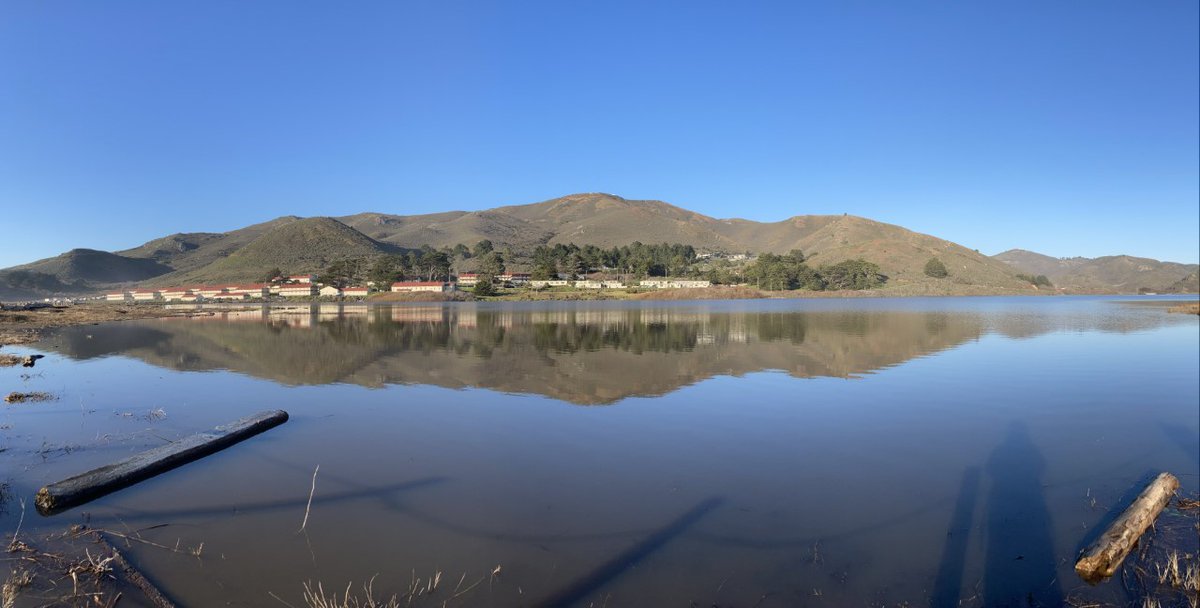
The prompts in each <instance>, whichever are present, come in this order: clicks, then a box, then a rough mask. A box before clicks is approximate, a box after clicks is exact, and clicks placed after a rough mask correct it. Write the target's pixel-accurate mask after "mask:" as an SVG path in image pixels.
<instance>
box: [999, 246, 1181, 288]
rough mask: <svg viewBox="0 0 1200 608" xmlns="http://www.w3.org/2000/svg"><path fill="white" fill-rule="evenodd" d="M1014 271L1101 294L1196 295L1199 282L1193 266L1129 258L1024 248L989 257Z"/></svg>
mask: <svg viewBox="0 0 1200 608" xmlns="http://www.w3.org/2000/svg"><path fill="white" fill-rule="evenodd" d="M993 257H994V258H995V259H997V260H1000V261H1001V262H1004V263H1005V264H1008V265H1009V266H1011V267H1012V268H1014V269H1016V270H1017V272H1020V273H1023V274H1029V275H1045V276H1046V277H1047V278H1049V279H1050V281H1051V282H1053V283H1054V284H1055V286H1057V287H1063V288H1067V289H1070V290H1074V291H1084V292H1086V291H1095V292H1103V293H1138V291H1139V290H1141V291H1156V292H1159V293H1196V291H1197V290H1198V289H1200V281H1197V279H1196V272H1197V270H1198V269H1200V265H1197V264H1178V263H1175V262H1160V261H1158V260H1152V259H1149V258H1138V257H1133V256H1129V255H1113V256H1105V257H1099V258H1083V257H1075V258H1055V257H1051V256H1048V255H1043V254H1041V253H1036V252H1033V251H1026V250H1024V249H1010V250H1008V251H1005V252H1004V253H999V254H996V255H995V256H993Z"/></svg>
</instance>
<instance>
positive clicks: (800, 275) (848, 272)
mask: <svg viewBox="0 0 1200 608" xmlns="http://www.w3.org/2000/svg"><path fill="white" fill-rule="evenodd" d="M744 275H745V278H746V280H747V282H751V283H754V284H755V286H757V287H758V288H759V289H766V290H770V291H781V290H788V289H809V290H813V291H822V290H826V289H873V288H875V287H879V286H880V285H883V283H884V281H885V280H886V277H884V276H883V275H882V274H880V273H879V266H878V265H876V264H873V263H871V262H868V261H866V260H858V259H856V260H845V261H843V262H838V263H837V264H828V265H825V266H821V267H820V268H813V267H811V266H809V265H808V264H807V263H805V258H804V253H803V252H802V251H800V250H799V249H793V250H792V251H791V252H789V253H787V254H784V255H775V254H773V253H764V254H762V255H760V256H759V257H758V259H757V260H755V261H754V263H752V264H750V265H749V266H747V267H746V269H745V272H744Z"/></svg>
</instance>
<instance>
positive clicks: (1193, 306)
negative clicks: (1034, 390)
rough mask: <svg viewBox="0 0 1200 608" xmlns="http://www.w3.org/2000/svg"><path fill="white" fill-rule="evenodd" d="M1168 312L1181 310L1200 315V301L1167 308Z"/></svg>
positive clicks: (1188, 313) (1184, 312) (1185, 312)
mask: <svg viewBox="0 0 1200 608" xmlns="http://www.w3.org/2000/svg"><path fill="white" fill-rule="evenodd" d="M1167 312H1181V313H1183V314H1187V315H1200V302H1189V303H1187V304H1180V305H1178V306H1172V307H1170V308H1168V309H1167Z"/></svg>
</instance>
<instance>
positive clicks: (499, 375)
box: [49, 304, 1165, 404]
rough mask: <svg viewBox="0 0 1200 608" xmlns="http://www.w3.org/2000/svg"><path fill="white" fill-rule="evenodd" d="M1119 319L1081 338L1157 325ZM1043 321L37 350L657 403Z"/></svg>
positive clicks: (298, 310) (707, 318) (362, 307)
mask: <svg viewBox="0 0 1200 608" xmlns="http://www.w3.org/2000/svg"><path fill="white" fill-rule="evenodd" d="M1163 318H1165V317H1164V316H1163V315H1133V316H1131V317H1130V318H1129V319H1128V320H1124V321H1117V322H1114V321H1113V320H1112V317H1111V316H1105V317H1103V319H1104V323H1105V324H1106V326H1104V327H1097V328H1096V329H1101V330H1109V331H1128V330H1134V329H1144V328H1146V326H1147V325H1154V324H1157V323H1161V322H1162V321H1161V319H1163ZM1062 323H1065V324H1066V325H1063V324H1060V323H1058V322H1056V321H1055V320H1054V318H1053V317H1048V316H1046V315H1036V316H1022V315H1020V314H1013V315H1005V316H1001V317H998V318H997V317H994V316H984V315H981V314H978V313H972V312H959V311H937V310H935V311H930V310H923V311H908V310H888V309H884V310H871V309H865V310H845V309H841V310H836V311H820V310H816V311H796V310H785V311H775V310H722V309H720V308H719V307H718V308H717V309H715V310H714V309H706V308H704V307H695V308H693V307H663V306H636V305H635V306H615V307H607V308H606V307H595V306H594V305H593V306H591V307H576V306H569V305H565V306H554V307H550V308H532V309H531V308H522V307H516V306H509V307H503V306H488V305H472V304H457V305H454V304H452V305H440V304H439V305H420V306H406V305H395V306H371V305H367V304H340V305H339V304H321V305H311V306H309V305H305V306H282V307H279V306H277V307H262V308H256V309H249V310H238V311H231V310H226V311H217V312H215V313H213V314H212V315H211V316H197V317H192V318H171V319H157V320H148V321H136V322H127V323H120V324H110V325H104V326H96V327H77V328H70V329H67V330H64V331H62V332H60V333H59V334H57V335H56V336H54V337H53V338H52V339H51V341H50V342H49V344H51V345H53V346H55V347H56V348H58V349H60V350H61V352H62V353H63V354H66V355H68V356H70V357H73V358H77V359H88V358H95V357H103V356H109V355H123V356H128V357H135V358H138V359H141V360H143V361H145V362H147V363H150V364H153V365H157V366H161V367H166V368H171V369H176V370H189V371H190V370H217V369H224V370H232V371H235V372H239V373H243V374H248V375H251V376H255V377H259V378H266V379H270V380H273V381H276V382H280V383H283V384H289V385H303V384H327V383H351V384H358V385H362V386H369V387H377V386H383V385H386V384H429V385H436V386H442V387H449V388H464V387H479V388H486V389H492V390H497V391H504V392H511V393H529V394H540V395H545V396H548V397H552V398H555V399H560V400H564V401H568V402H571V403H577V404H607V403H612V402H615V401H619V400H621V399H624V398H627V397H632V396H653V395H662V394H666V393H669V392H671V391H674V390H676V389H678V388H680V387H682V386H687V385H690V384H693V383H696V382H698V381H701V380H704V379H706V378H710V377H713V376H717V375H733V376H740V375H743V374H747V373H751V372H757V371H761V370H782V371H784V372H786V373H788V374H791V375H793V376H796V377H817V376H828V377H843V378H845V377H852V376H855V375H861V374H868V373H871V372H874V371H876V370H879V369H883V368H887V367H890V366H894V365H898V364H901V363H904V362H905V361H908V360H910V359H913V358H915V357H921V356H924V355H929V354H932V353H936V352H939V351H943V350H947V349H951V348H954V347H956V346H958V345H960V344H963V343H965V342H968V341H973V340H977V339H978V338H979V337H980V336H981V335H982V334H984V333H986V332H989V331H996V332H1000V333H1003V334H1006V335H1009V336H1012V337H1029V336H1034V335H1038V334H1042V333H1046V332H1049V331H1054V330H1057V329H1077V328H1079V326H1080V324H1081V323H1082V324H1084V325H1086V324H1087V323H1088V320H1087V318H1086V317H1082V318H1081V317H1078V316H1074V317H1071V318H1070V319H1069V320H1064V321H1063V322H1062Z"/></svg>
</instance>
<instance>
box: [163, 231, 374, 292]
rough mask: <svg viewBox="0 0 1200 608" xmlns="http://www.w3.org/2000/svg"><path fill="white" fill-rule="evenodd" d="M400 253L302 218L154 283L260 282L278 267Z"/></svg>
mask: <svg viewBox="0 0 1200 608" xmlns="http://www.w3.org/2000/svg"><path fill="white" fill-rule="evenodd" d="M396 251H397V248H395V247H392V246H390V245H385V244H383V243H380V242H378V241H376V240H374V239H372V238H370V237H368V236H366V235H365V234H363V233H361V232H359V231H357V230H355V229H353V228H351V227H349V226H347V225H345V224H343V223H341V222H339V221H337V220H334V219H332V218H327V217H316V218H308V219H297V220H295V221H289V222H284V223H281V224H279V225H276V226H275V227H274V228H271V229H270V230H268V231H266V232H265V233H263V234H262V235H260V236H259V237H257V238H255V239H254V240H252V241H250V242H249V243H248V244H246V245H245V246H244V247H241V248H239V249H237V250H236V251H234V252H233V253H230V254H229V255H228V256H226V257H223V258H221V259H218V260H217V261H215V262H213V263H211V264H208V265H206V266H203V267H200V268H197V269H194V270H187V271H181V272H176V273H172V274H170V275H165V276H162V277H159V278H158V279H157V280H156V281H154V283H155V284H163V285H167V284H185V283H208V282H216V281H254V280H259V279H262V278H263V273H264V272H266V271H268V270H270V269H272V268H279V269H281V270H283V271H284V272H287V273H306V272H317V271H320V270H323V269H324V268H325V267H326V266H328V265H329V263H330V262H333V261H335V260H339V259H343V258H356V257H370V256H376V255H382V254H385V253H394V252H396Z"/></svg>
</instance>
